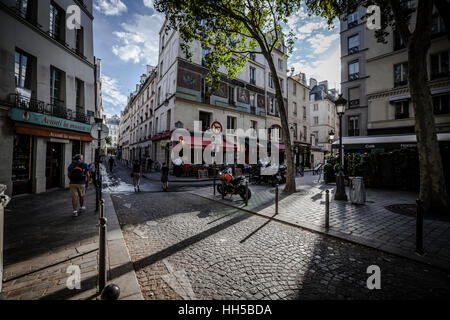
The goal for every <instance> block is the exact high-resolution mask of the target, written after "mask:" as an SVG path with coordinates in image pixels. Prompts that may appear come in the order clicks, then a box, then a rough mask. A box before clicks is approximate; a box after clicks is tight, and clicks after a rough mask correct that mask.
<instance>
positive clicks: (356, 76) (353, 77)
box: [348, 72, 359, 81]
mask: <svg viewBox="0 0 450 320" xmlns="http://www.w3.org/2000/svg"><path fill="white" fill-rule="evenodd" d="M357 79H359V72H355V73H350V74H349V75H348V80H349V81H353V80H357Z"/></svg>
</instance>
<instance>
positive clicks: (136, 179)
mask: <svg viewBox="0 0 450 320" xmlns="http://www.w3.org/2000/svg"><path fill="white" fill-rule="evenodd" d="M131 174H132V176H133V185H134V192H136V191H138V192H140V191H141V189H140V187H139V185H140V184H141V177H142V165H141V163H140V162H139V161H138V160H135V161H134V162H133V166H132V168H131Z"/></svg>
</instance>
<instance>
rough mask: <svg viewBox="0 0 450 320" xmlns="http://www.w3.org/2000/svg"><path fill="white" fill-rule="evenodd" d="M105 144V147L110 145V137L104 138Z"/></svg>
mask: <svg viewBox="0 0 450 320" xmlns="http://www.w3.org/2000/svg"><path fill="white" fill-rule="evenodd" d="M105 142H106V144H107V145H109V146H110V145H112V137H111V136H107V137H106V138H105Z"/></svg>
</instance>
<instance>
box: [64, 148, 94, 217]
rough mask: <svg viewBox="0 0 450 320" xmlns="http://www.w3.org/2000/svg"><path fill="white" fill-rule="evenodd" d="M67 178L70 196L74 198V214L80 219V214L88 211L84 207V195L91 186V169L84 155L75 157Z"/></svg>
mask: <svg viewBox="0 0 450 320" xmlns="http://www.w3.org/2000/svg"><path fill="white" fill-rule="evenodd" d="M67 176H68V177H69V179H70V184H69V185H70V189H69V190H70V195H71V196H72V206H73V214H72V216H74V217H78V213H81V212H84V211H86V207H85V206H84V195H85V193H86V188H87V187H88V186H89V179H90V174H89V168H88V165H87V164H86V163H84V161H83V155H81V154H77V155H76V156H75V157H73V161H72V163H71V164H70V165H69V167H68V168H67ZM78 198H79V199H80V210H77V207H78Z"/></svg>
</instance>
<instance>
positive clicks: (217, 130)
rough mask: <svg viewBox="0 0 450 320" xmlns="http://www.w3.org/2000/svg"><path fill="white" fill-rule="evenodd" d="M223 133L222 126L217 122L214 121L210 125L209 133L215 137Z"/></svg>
mask: <svg viewBox="0 0 450 320" xmlns="http://www.w3.org/2000/svg"><path fill="white" fill-rule="evenodd" d="M222 131H223V127H222V124H221V123H220V122H219V121H214V122H213V123H212V124H211V132H212V133H213V134H215V135H219V134H221V133H222Z"/></svg>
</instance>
